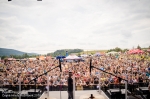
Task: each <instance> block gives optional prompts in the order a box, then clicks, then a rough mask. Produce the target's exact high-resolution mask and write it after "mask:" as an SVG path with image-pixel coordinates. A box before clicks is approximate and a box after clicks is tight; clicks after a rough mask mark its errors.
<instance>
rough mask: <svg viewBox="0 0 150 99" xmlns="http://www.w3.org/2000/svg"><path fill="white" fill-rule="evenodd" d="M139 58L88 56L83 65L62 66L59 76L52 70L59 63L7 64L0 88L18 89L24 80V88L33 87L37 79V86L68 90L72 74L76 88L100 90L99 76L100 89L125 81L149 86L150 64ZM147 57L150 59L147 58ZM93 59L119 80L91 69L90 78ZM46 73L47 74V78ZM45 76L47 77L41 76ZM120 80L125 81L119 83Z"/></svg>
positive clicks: (18, 62)
mask: <svg viewBox="0 0 150 99" xmlns="http://www.w3.org/2000/svg"><path fill="white" fill-rule="evenodd" d="M138 56H139V57H140V58H139V57H138V58H137V57H136V56H135V55H129V54H125V53H121V54H119V55H108V56H106V55H103V56H99V57H96V56H94V57H93V56H89V57H85V58H84V61H78V62H66V61H63V62H61V66H62V72H60V69H59V68H56V69H53V68H55V67H56V66H58V65H59V61H58V60H56V59H53V58H51V59H48V60H42V61H41V60H34V61H31V60H22V61H6V62H4V63H3V65H4V68H3V72H0V84H1V85H3V86H6V85H12V86H15V85H17V84H19V80H21V84H24V85H28V84H34V80H33V79H35V78H37V85H47V82H49V85H50V86H57V85H60V84H61V85H66V86H67V78H68V72H69V71H71V72H73V74H74V75H75V79H76V80H75V82H76V86H78V85H80V86H82V85H85V86H89V85H96V86H95V87H96V88H97V86H98V84H99V73H100V82H101V83H100V84H101V87H108V86H109V85H110V84H119V83H121V84H124V83H125V81H124V80H123V79H126V80H128V84H131V85H132V84H134V83H141V84H142V83H148V82H149V79H150V63H149V60H146V59H144V58H142V55H138ZM145 56H147V57H150V56H149V55H148V54H146V55H145ZM90 58H91V59H92V66H94V67H97V68H99V69H101V70H104V71H106V72H108V73H112V74H114V75H116V76H113V75H110V74H107V73H104V72H102V71H99V70H97V69H92V71H91V74H90V72H89V71H90V70H89V66H90ZM51 69H53V70H51ZM46 72H48V73H47V74H46ZM43 73H45V74H44V75H41V74H43ZM40 75H41V76H40ZM19 77H20V79H19ZM118 77H120V78H123V79H118ZM47 79H48V81H47Z"/></svg>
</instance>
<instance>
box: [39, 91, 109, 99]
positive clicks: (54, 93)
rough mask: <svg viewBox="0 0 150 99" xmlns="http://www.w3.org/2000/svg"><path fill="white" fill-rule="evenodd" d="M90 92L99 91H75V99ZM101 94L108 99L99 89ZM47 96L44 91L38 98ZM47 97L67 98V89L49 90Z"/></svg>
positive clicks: (54, 98)
mask: <svg viewBox="0 0 150 99" xmlns="http://www.w3.org/2000/svg"><path fill="white" fill-rule="evenodd" d="M90 94H93V95H94V94H99V92H98V90H81V91H75V99H81V96H83V95H90ZM101 95H102V96H103V97H104V99H109V98H108V97H107V96H106V94H105V93H104V92H103V91H101ZM47 96H48V95H47V93H46V92H44V93H43V94H42V95H41V97H40V98H39V99H45V98H47ZM47 99H68V93H67V91H61V92H60V91H49V98H47Z"/></svg>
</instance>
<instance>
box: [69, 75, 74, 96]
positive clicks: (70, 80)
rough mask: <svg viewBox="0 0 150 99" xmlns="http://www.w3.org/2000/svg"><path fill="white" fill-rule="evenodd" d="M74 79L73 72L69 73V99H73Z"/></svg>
mask: <svg viewBox="0 0 150 99" xmlns="http://www.w3.org/2000/svg"><path fill="white" fill-rule="evenodd" d="M71 77H72V72H69V77H68V99H73V79H72V78H71Z"/></svg>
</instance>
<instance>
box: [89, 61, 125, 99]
mask: <svg viewBox="0 0 150 99" xmlns="http://www.w3.org/2000/svg"><path fill="white" fill-rule="evenodd" d="M90 64H91V63H90ZM92 68H95V69H97V70H100V71H102V72H104V73H107V74H110V75H113V76H115V77H117V78H118V80H119V91H120V93H121V85H120V84H121V83H120V82H121V80H125V81H126V82H128V80H126V79H123V78H121V77H118V76H116V75H115V74H112V73H109V72H107V71H104V70H102V69H100V68H97V67H94V66H91V65H90V69H92ZM90 71H91V70H90ZM126 84H127V83H126ZM125 86H126V85H125ZM126 91H127V89H126V90H125V93H126ZM126 96H127V95H126ZM125 99H127V97H126V98H125Z"/></svg>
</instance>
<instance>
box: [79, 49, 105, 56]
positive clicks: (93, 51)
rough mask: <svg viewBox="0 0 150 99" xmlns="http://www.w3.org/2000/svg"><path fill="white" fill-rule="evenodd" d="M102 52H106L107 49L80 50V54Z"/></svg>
mask: <svg viewBox="0 0 150 99" xmlns="http://www.w3.org/2000/svg"><path fill="white" fill-rule="evenodd" d="M98 52H99V53H104V52H107V50H91V51H84V52H81V53H80V54H88V55H89V54H95V53H98Z"/></svg>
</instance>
